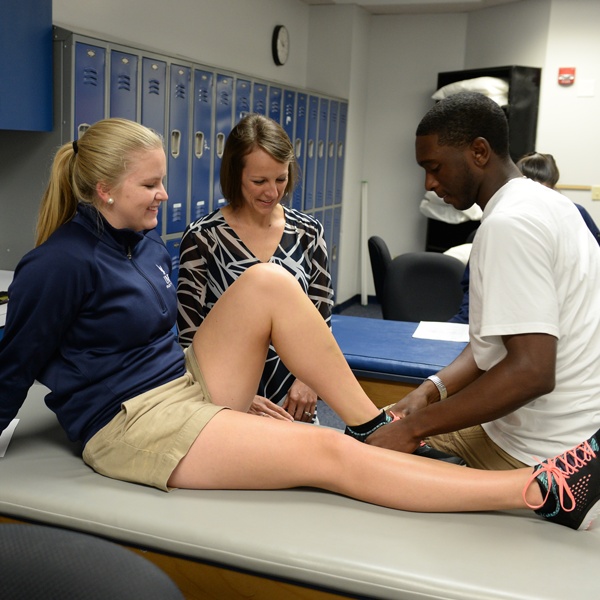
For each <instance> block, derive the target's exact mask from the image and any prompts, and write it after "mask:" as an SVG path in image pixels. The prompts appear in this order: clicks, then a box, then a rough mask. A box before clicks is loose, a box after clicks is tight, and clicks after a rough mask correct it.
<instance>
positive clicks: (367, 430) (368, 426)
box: [344, 410, 394, 442]
mask: <svg viewBox="0 0 600 600" xmlns="http://www.w3.org/2000/svg"><path fill="white" fill-rule="evenodd" d="M393 420H394V419H393V418H392V417H391V416H390V415H388V414H387V413H386V412H385V411H384V410H382V411H381V412H380V413H379V414H378V415H377V416H376V417H375V418H374V419H371V420H370V421H367V422H366V423H363V424H362V425H353V426H352V427H350V426H348V425H346V429H345V431H344V433H345V434H346V435H350V436H352V437H353V438H354V439H355V440H358V441H359V442H364V441H365V440H366V439H367V438H368V437H369V436H370V435H371V434H372V433H373V432H374V431H377V429H379V428H380V427H383V426H384V425H387V424H388V423H391V422H392V421H393Z"/></svg>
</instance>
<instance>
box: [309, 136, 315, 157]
mask: <svg viewBox="0 0 600 600" xmlns="http://www.w3.org/2000/svg"><path fill="white" fill-rule="evenodd" d="M314 155H315V143H314V141H313V140H308V158H312V157H313V156H314Z"/></svg>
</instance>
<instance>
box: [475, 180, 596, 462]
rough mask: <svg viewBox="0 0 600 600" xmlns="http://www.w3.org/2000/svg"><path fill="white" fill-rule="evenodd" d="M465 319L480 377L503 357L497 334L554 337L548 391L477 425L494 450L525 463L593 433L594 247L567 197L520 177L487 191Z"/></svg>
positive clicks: (593, 242)
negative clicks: (552, 381) (554, 353)
mask: <svg viewBox="0 0 600 600" xmlns="http://www.w3.org/2000/svg"><path fill="white" fill-rule="evenodd" d="M469 321H470V325H469V332H470V338H471V346H472V349H473V354H474V357H475V361H476V363H477V366H478V367H479V368H480V369H483V370H489V369H490V368H491V367H493V366H494V365H495V364H497V363H498V362H500V361H501V360H502V359H503V358H504V357H505V356H506V348H505V347H504V344H503V343H502V338H501V336H502V335H511V334H521V333H547V334H550V335H553V336H555V337H556V338H557V339H558V344H557V357H556V387H555V389H554V391H552V392H551V393H550V394H548V395H546V396H541V397H539V398H536V399H535V400H533V401H531V402H529V403H528V404H527V405H525V406H523V407H522V408H520V409H518V410H516V411H515V412H513V413H511V414H509V415H507V416H506V417H502V418H501V419H497V420H496V421H492V422H490V423H486V424H484V425H483V427H484V429H485V431H486V432H487V434H488V435H489V436H490V438H491V439H492V440H493V441H494V442H495V443H496V444H498V446H500V447H501V448H502V449H503V450H505V451H506V452H508V453H509V454H510V455H511V456H514V457H515V458H517V459H519V460H520V461H522V462H524V463H526V464H529V465H533V464H536V461H535V460H534V459H533V457H534V456H535V457H537V458H539V459H540V460H543V459H546V458H550V457H553V456H556V455H557V454H561V453H562V452H565V451H566V450H569V449H570V448H572V447H574V446H576V445H577V444H580V443H581V442H583V441H584V440H586V439H587V438H589V437H590V436H591V435H593V434H594V433H595V432H596V431H597V430H598V429H600V246H598V243H597V242H596V240H594V238H593V236H592V235H591V233H590V231H589V229H588V228H587V226H586V224H585V222H584V221H583V219H582V218H581V215H580V213H579V211H578V210H577V208H575V206H574V205H573V203H572V202H571V201H570V200H569V199H568V198H565V197H564V196H562V195H561V194H559V193H557V192H554V191H552V190H550V189H548V188H546V187H544V186H542V185H541V184H538V183H535V182H533V181H531V180H529V179H524V178H519V179H512V180H510V181H509V182H508V183H507V184H505V185H504V186H503V187H502V188H501V189H500V190H498V191H497V192H496V194H494V196H493V197H492V198H491V199H490V201H489V202H488V204H487V205H486V207H485V210H484V212H483V218H482V221H481V226H480V227H479V230H478V232H477V235H476V236H475V240H474V243H473V249H472V252H471V278H470V309H469Z"/></svg>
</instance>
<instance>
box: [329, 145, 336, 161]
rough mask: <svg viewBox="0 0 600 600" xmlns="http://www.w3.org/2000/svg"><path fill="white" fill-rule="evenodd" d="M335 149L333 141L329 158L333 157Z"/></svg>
mask: <svg viewBox="0 0 600 600" xmlns="http://www.w3.org/2000/svg"><path fill="white" fill-rule="evenodd" d="M334 150H335V144H334V143H333V142H329V158H333V153H334Z"/></svg>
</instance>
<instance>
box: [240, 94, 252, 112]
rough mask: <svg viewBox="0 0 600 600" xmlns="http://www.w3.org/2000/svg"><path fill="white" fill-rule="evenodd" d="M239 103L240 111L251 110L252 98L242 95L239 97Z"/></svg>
mask: <svg viewBox="0 0 600 600" xmlns="http://www.w3.org/2000/svg"><path fill="white" fill-rule="evenodd" d="M238 104H239V109H240V112H246V113H249V112H250V98H248V96H240V97H239V98H238ZM244 116H245V115H244Z"/></svg>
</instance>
